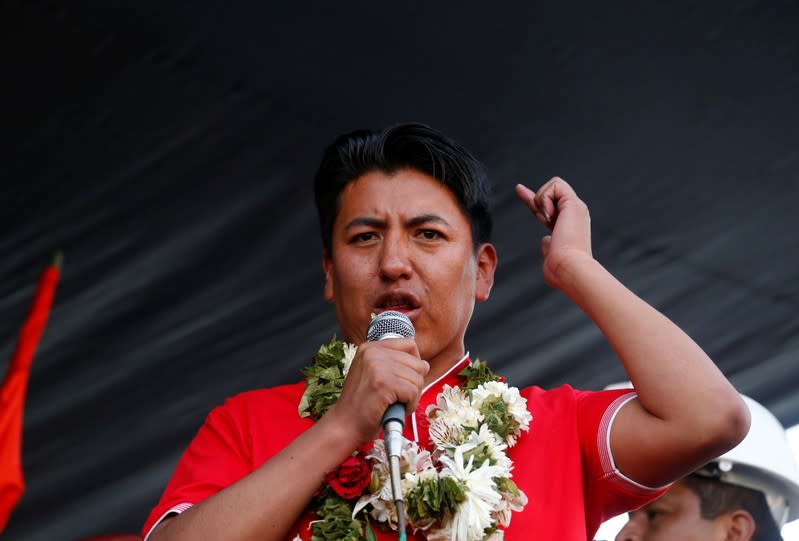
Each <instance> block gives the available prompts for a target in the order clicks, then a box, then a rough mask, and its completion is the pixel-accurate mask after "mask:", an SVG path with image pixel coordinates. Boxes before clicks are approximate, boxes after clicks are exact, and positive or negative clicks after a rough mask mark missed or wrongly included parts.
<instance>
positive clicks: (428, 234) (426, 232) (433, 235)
mask: <svg viewBox="0 0 799 541" xmlns="http://www.w3.org/2000/svg"><path fill="white" fill-rule="evenodd" d="M419 234H420V235H421V236H422V238H425V239H427V240H435V239H439V238H441V235H440V234H439V232H438V231H433V230H432V229H422V230H421V231H420V232H419Z"/></svg>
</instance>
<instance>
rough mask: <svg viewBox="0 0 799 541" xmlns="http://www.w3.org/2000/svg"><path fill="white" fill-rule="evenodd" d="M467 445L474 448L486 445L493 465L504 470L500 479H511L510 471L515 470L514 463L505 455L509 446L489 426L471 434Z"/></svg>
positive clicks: (482, 426)
mask: <svg viewBox="0 0 799 541" xmlns="http://www.w3.org/2000/svg"><path fill="white" fill-rule="evenodd" d="M465 443H467V444H469V445H471V446H472V448H474V447H477V446H478V445H480V444H485V446H486V454H487V455H488V458H489V459H491V462H492V464H493V465H495V466H497V467H498V468H500V469H501V470H502V475H500V476H499V477H510V471H511V469H513V462H512V461H511V459H510V458H508V455H507V454H506V453H505V450H506V449H507V448H508V446H507V445H506V444H505V443H504V442H503V441H502V440H501V439H500V438H499V436H497V435H496V434H495V433H494V432H492V431H491V429H490V428H488V425H480V430H478V431H477V432H471V433H470V434H469V438H468V439H467V440H466V442H465ZM464 451H466V449H464Z"/></svg>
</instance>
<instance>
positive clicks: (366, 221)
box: [344, 216, 387, 231]
mask: <svg viewBox="0 0 799 541" xmlns="http://www.w3.org/2000/svg"><path fill="white" fill-rule="evenodd" d="M386 225H387V224H386V221H385V220H382V219H380V218H375V217H373V216H356V217H355V218H353V219H352V220H350V221H349V222H348V223H347V225H345V226H344V230H345V231H346V230H348V229H352V228H353V227H360V226H366V227H378V228H384V227H386Z"/></svg>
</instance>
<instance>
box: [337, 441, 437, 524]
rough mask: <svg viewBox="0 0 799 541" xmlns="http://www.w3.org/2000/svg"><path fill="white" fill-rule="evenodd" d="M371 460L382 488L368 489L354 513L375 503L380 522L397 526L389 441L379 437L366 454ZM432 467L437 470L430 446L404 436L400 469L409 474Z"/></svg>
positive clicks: (374, 515) (373, 514) (374, 506)
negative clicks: (388, 454)
mask: <svg viewBox="0 0 799 541" xmlns="http://www.w3.org/2000/svg"><path fill="white" fill-rule="evenodd" d="M366 458H367V460H369V461H371V462H372V477H376V478H377V480H378V487H379V488H378V490H377V492H375V493H367V494H364V495H363V496H361V497H360V498H359V499H358V501H357V503H356V504H355V507H354V508H353V512H352V516H353V518H355V515H357V514H358V512H359V511H360V510H361V509H363V508H364V507H366V506H367V505H371V506H372V509H371V510H370V511H369V514H370V515H372V517H373V518H374V519H375V520H377V521H378V522H388V524H389V525H390V526H391V527H392V528H396V526H397V508H396V506H395V505H394V495H393V494H392V493H391V477H390V474H389V463H388V456H387V455H386V444H385V442H384V441H383V440H381V439H377V440H375V442H374V447H372V450H371V451H369V454H367V455H366ZM427 471H432V472H433V473H434V474H435V473H436V471H435V466H434V465H433V459H432V458H431V456H430V452H429V451H427V450H421V449H419V445H418V444H417V443H416V442H413V441H410V440H407V439H405V438H403V441H402V454H401V455H400V473H401V474H404V475H405V476H406V477H407V476H416V475H417V474H420V473H424V472H427ZM402 485H403V487H404V485H405V480H404V478H403V480H402ZM402 493H403V494H407V491H406V490H405V488H403V489H402Z"/></svg>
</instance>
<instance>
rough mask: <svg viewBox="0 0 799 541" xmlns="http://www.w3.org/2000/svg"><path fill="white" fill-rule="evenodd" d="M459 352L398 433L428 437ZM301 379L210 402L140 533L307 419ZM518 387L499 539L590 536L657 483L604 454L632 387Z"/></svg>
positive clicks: (259, 457) (253, 463) (274, 447)
mask: <svg viewBox="0 0 799 541" xmlns="http://www.w3.org/2000/svg"><path fill="white" fill-rule="evenodd" d="M468 362H469V359H468V357H464V358H463V359H461V360H460V361H459V362H458V363H456V364H455V365H454V366H453V367H452V368H451V369H450V370H449V371H448V372H447V373H446V374H444V375H443V376H442V377H441V378H439V379H438V380H437V381H435V382H433V383H431V384H430V385H428V387H427V388H425V390H424V391H423V392H422V396H421V398H420V400H419V406H418V407H417V408H416V411H415V412H414V414H413V415H411V417H410V422H406V423H405V437H406V438H408V439H410V440H415V441H417V442H418V443H419V445H420V446H428V445H429V437H428V433H427V417H426V415H425V410H426V409H427V406H428V405H430V404H432V403H434V402H435V401H436V396H437V395H438V393H440V392H441V390H442V388H443V386H444V385H445V384H447V385H450V386H456V385H459V384H461V383H462V381H463V379H462V378H461V377H459V376H458V375H457V374H458V372H460V371H461V369H462V368H464V367H465V366H466V364H467V363H468ZM304 389H305V384H304V383H297V384H293V385H284V386H280V387H274V388H271V389H262V390H258V391H252V392H247V393H243V394H240V395H237V396H235V397H233V398H230V399H228V400H227V401H226V402H225V403H224V405H222V406H220V407H217V408H215V409H214V410H213V411H211V413H210V414H209V415H208V418H207V419H206V421H205V424H204V425H203V426H202V428H201V429H200V431H199V432H198V433H197V435H196V436H195V438H194V440H193V441H192V442H191V444H190V445H189V447H188V449H186V451H185V453H184V454H183V456H182V457H181V459H180V462H179V463H178V465H177V467H176V469H175V472H174V474H173V476H172V479H171V480H170V481H169V484H168V485H167V487H166V490H165V491H164V494H163V496H162V497H161V501H160V502H158V505H156V506H155V508H154V509H153V510H152V512H151V513H150V516H149V517H148V519H147V521H146V522H145V524H144V529H143V532H142V533H143V535H144V536H145V539H146V538H147V536H149V534H150V532H151V531H152V529H153V528H154V527H155V525H156V524H158V522H160V521H161V520H163V519H164V518H165V517H167V516H169V515H171V514H175V513H181V512H183V511H185V510H186V509H188V508H190V507H191V506H192V505H195V504H197V503H199V502H201V501H202V500H204V499H205V498H208V497H209V496H212V495H214V494H216V493H217V492H219V491H220V490H222V489H223V488H225V487H227V486H228V485H231V484H233V483H235V482H236V481H238V480H239V479H241V478H242V477H244V476H245V475H247V474H249V473H250V472H252V471H254V470H255V469H256V468H258V467H259V466H260V465H261V464H263V463H264V462H266V461H267V460H269V459H270V458H271V457H272V456H274V455H275V454H277V453H278V452H280V450H281V449H283V448H284V447H285V446H286V445H288V444H289V443H290V442H291V441H292V440H294V438H296V437H297V436H298V435H299V434H301V433H302V432H303V431H304V430H306V429H308V428H309V427H310V426H311V425H312V424H313V421H311V420H310V419H308V418H301V417H300V416H299V415H298V413H297V406H298V404H299V401H300V397H301V396H302V393H303V391H304ZM521 394H522V396H524V397H525V398H526V399H527V408H528V409H529V411H530V413H531V414H532V416H533V420H532V422H531V423H530V431H529V432H526V433H522V436H521V437H520V438H519V440H518V442H517V444H516V446H515V447H513V448H512V449H510V450H509V456H510V458H511V459H512V460H513V462H514V470H513V480H514V482H515V483H516V484H517V485H518V487H519V488H520V489H521V490H523V491H524V493H525V494H526V495H527V498H528V503H527V506H526V507H525V508H524V511H522V512H517V513H513V516H512V519H511V524H510V526H508V528H506V529H505V539H507V540H511V541H512V540H517V539H530V538H535V539H547V540H548V539H559V540H561V541H578V540H580V541H582V540H586V539H592V538H593V535H594V533H595V532H596V530H597V528H598V527H599V525H600V524H601V523H602V522H603V521H604V520H606V519H608V518H610V517H612V516H614V515H617V514H619V513H622V512H625V511H628V510H631V509H635V508H637V507H640V506H641V505H643V504H644V503H646V502H648V501H650V500H652V499H654V498H656V497H657V496H659V495H660V494H662V492H663V491H665V488H662V489H651V488H647V487H644V486H642V485H639V484H637V483H635V482H634V481H631V480H629V479H627V478H625V477H624V476H623V475H622V474H621V473H620V472H618V470H616V468H615V465H614V464H613V458H612V456H611V453H610V428H611V426H612V423H613V418H614V417H615V415H616V413H617V412H618V410H619V408H621V406H622V405H624V404H625V403H626V402H627V401H629V400H631V399H633V398H634V397H635V394H634V392H633V391H631V390H629V389H622V390H614V391H601V392H590V391H578V390H575V389H572V388H571V387H569V386H568V385H564V386H562V387H559V388H557V389H554V390H551V391H545V390H543V389H540V388H538V387H529V388H526V389H524V390H522V391H521ZM313 518H315V517H314V516H313V515H311V514H310V513H306V514H305V515H304V516H303V517H301V518H300V520H298V521H297V524H296V525H295V527H294V528H293V530H292V532H291V534H290V535H289V537H288V538H287V539H293V538H294V537H295V536H296V535H300V537H301V538H302V539H310V538H311V536H310V531H309V530H308V528H307V526H308V522H309V521H310V520H312V519H313ZM375 533H376V534H377V537H378V539H380V540H393V539H396V533H389V534H385V533H383V532H380V531H376V532H375ZM408 539H409V540H412V539H422V538H421V537H415V536H413V535H408Z"/></svg>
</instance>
